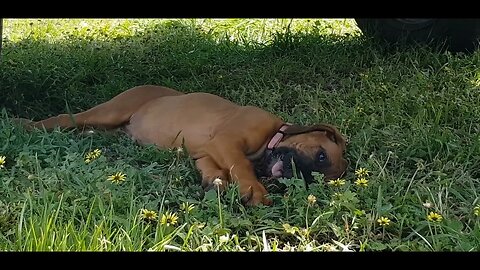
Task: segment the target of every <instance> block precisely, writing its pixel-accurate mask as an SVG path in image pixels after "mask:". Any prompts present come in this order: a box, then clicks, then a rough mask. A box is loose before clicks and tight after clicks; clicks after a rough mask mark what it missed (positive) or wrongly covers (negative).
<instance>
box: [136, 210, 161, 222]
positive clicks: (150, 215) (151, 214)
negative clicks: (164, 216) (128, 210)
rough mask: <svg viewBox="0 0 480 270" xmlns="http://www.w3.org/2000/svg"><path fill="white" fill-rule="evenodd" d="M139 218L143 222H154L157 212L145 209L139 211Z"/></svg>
mask: <svg viewBox="0 0 480 270" xmlns="http://www.w3.org/2000/svg"><path fill="white" fill-rule="evenodd" d="M140 218H141V219H143V220H144V221H149V222H152V221H156V220H157V218H158V214H157V212H155V211H153V210H147V209H145V208H144V209H140Z"/></svg>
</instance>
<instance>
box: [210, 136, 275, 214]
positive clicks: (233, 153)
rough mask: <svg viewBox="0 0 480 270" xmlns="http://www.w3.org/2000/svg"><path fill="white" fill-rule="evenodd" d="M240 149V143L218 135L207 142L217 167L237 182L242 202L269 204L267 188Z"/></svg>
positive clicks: (270, 202)
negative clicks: (259, 180) (258, 178)
mask: <svg viewBox="0 0 480 270" xmlns="http://www.w3.org/2000/svg"><path fill="white" fill-rule="evenodd" d="M241 149H242V146H241V144H240V143H232V142H231V141H230V140H228V139H222V138H221V137H218V138H215V139H214V140H212V141H211V142H210V143H209V145H208V149H207V153H208V154H209V156H210V157H212V159H213V160H214V161H215V163H216V164H218V166H219V167H221V168H222V169H224V170H227V171H228V172H229V174H230V180H231V181H233V182H237V183H238V185H239V188H240V195H241V196H242V202H244V203H245V204H247V205H258V204H265V205H271V204H272V201H271V200H270V199H269V198H267V197H266V195H267V194H268V192H267V190H266V189H265V187H264V186H263V185H262V184H261V183H260V182H258V180H257V177H256V176H255V172H254V168H253V164H252V163H251V162H250V160H248V159H247V157H246V156H245V153H243V151H242V150H241Z"/></svg>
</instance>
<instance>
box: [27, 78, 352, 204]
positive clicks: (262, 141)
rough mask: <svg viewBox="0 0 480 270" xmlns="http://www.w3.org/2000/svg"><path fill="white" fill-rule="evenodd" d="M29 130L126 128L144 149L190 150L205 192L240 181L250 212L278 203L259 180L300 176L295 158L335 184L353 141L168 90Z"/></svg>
mask: <svg viewBox="0 0 480 270" xmlns="http://www.w3.org/2000/svg"><path fill="white" fill-rule="evenodd" d="M29 125H30V126H34V127H37V128H43V127H45V128H46V129H52V128H54V127H56V126H59V127H82V128H83V127H93V128H102V129H113V128H123V129H124V130H125V131H126V133H127V134H129V135H130V136H131V137H132V138H133V139H135V140H136V141H137V142H139V143H141V144H155V145H157V146H158V147H159V148H172V147H181V146H184V147H186V149H187V151H188V153H189V154H190V156H191V157H192V158H193V159H194V160H195V164H196V167H197V168H198V170H199V171H200V172H201V174H202V186H203V187H204V188H209V187H211V186H212V184H213V180H214V179H216V178H220V179H222V181H223V185H222V186H225V185H226V184H228V182H231V181H234V182H238V184H239V188H240V194H241V196H242V200H243V202H245V203H246V204H247V205H256V204H260V203H263V204H266V205H269V204H271V200H270V199H268V198H267V197H266V196H265V195H267V191H266V190H265V188H264V186H263V185H262V184H261V183H260V182H258V180H257V179H258V178H257V177H273V178H278V177H286V178H289V177H292V176H293V171H292V168H291V160H292V159H293V161H294V163H295V165H296V168H297V170H298V171H300V172H301V173H302V175H303V177H304V178H305V179H306V180H307V183H308V182H310V181H311V180H312V179H313V177H312V174H311V172H312V171H316V172H320V173H323V174H324V175H325V177H326V178H327V179H332V178H337V177H340V176H341V175H342V174H343V173H344V171H345V169H346V167H347V161H346V160H345V159H344V158H343V153H344V151H345V140H344V139H343V137H342V135H341V134H340V133H339V132H338V130H337V129H336V128H335V127H333V126H330V125H326V124H320V125H315V126H310V127H304V126H299V125H291V124H286V123H285V122H284V121H282V120H281V119H280V118H278V117H277V116H275V115H272V114H271V113H269V112H267V111H264V110H262V109H259V108H257V107H252V106H239V105H236V104H234V103H232V102H230V101H228V100H225V99H223V98H221V97H218V96H215V95H212V94H208V93H191V94H183V93H181V92H178V91H175V90H173V89H170V88H166V87H161V86H153V85H145V86H138V87H134V88H132V89H129V90H127V91H125V92H123V93H121V94H119V95H117V96H116V97H114V98H112V99H111V100H109V101H107V102H105V103H102V104H100V105H97V106H95V107H93V108H91V109H89V110H87V111H85V112H81V113H77V114H74V115H68V114H60V115H58V116H55V117H51V118H48V119H45V120H42V121H38V122H31V123H30V124H29ZM182 144H183V145H182Z"/></svg>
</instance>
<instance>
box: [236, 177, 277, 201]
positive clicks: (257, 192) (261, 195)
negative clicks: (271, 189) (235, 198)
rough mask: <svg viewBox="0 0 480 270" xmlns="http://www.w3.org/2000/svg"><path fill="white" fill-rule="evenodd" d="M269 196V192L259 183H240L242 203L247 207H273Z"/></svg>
mask: <svg viewBox="0 0 480 270" xmlns="http://www.w3.org/2000/svg"><path fill="white" fill-rule="evenodd" d="M267 195H268V192H267V190H266V189H265V187H264V186H263V185H262V184H261V183H259V182H258V181H252V182H245V183H243V182H240V196H241V198H242V202H243V203H244V204H246V205H249V206H254V205H259V204H264V205H272V200H270V199H269V198H267Z"/></svg>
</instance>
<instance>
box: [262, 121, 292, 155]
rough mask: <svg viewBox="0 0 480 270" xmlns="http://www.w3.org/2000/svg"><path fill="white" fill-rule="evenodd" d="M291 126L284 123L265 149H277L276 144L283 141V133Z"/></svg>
mask: <svg viewBox="0 0 480 270" xmlns="http://www.w3.org/2000/svg"><path fill="white" fill-rule="evenodd" d="M290 125H292V124H290V123H285V124H283V125H282V126H281V127H280V129H279V130H278V131H277V133H275V135H273V137H272V139H271V140H270V142H269V143H268V144H267V149H269V150H272V149H273V148H275V147H277V145H278V143H280V141H281V140H282V139H283V135H285V133H284V131H285V130H286V129H287V128H288V127H289V126H290Z"/></svg>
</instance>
